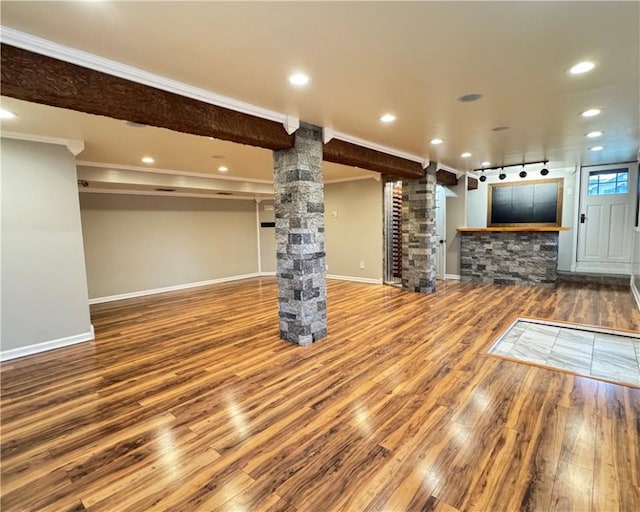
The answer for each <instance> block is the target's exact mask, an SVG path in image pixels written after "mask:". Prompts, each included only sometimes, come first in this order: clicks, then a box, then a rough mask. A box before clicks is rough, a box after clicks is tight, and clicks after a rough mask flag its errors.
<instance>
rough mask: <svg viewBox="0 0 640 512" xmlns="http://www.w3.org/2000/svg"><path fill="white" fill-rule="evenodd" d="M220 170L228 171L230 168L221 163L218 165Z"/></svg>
mask: <svg viewBox="0 0 640 512" xmlns="http://www.w3.org/2000/svg"><path fill="white" fill-rule="evenodd" d="M218 170H219V171H220V172H227V171H228V170H229V168H228V167H227V166H226V165H221V166H220V167H218Z"/></svg>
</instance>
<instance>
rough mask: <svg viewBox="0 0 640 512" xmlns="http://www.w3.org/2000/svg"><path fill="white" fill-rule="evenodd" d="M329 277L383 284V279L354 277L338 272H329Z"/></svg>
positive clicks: (339, 279) (338, 279)
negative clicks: (341, 274)
mask: <svg viewBox="0 0 640 512" xmlns="http://www.w3.org/2000/svg"><path fill="white" fill-rule="evenodd" d="M327 279H335V280H337V281H353V282H354V283H366V284H382V279H373V278H370V277H354V276H340V275H337V274H327Z"/></svg>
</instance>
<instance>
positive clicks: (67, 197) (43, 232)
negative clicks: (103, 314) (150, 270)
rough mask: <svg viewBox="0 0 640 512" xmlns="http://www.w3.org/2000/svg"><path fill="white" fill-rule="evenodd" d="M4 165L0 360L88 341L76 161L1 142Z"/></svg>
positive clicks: (38, 146)
mask: <svg viewBox="0 0 640 512" xmlns="http://www.w3.org/2000/svg"><path fill="white" fill-rule="evenodd" d="M1 162H2V166H1V171H0V176H1V178H2V196H1V197H2V262H1V265H0V266H1V271H0V274H1V279H2V312H1V315H2V327H1V333H2V337H1V342H0V347H1V349H2V357H3V358H11V357H17V356H20V355H26V354H28V353H33V352H38V351H41V350H43V349H44V347H45V345H42V344H45V343H53V344H56V345H63V344H70V343H74V342H79V341H86V340H88V339H91V338H92V335H91V321H90V318H89V305H88V302H87V300H88V298H87V282H86V274H85V261H84V253H83V250H82V229H81V225H80V209H79V206H78V187H77V178H76V166H75V160H74V158H73V156H72V155H71V153H69V151H68V150H67V149H66V148H65V147H63V146H55V145H50V144H42V143H35V142H26V141H18V140H10V139H2V157H1ZM33 345H40V347H33ZM46 346H47V347H49V348H50V345H46ZM26 347H29V348H26Z"/></svg>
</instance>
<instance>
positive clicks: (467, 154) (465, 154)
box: [460, 151, 471, 158]
mask: <svg viewBox="0 0 640 512" xmlns="http://www.w3.org/2000/svg"><path fill="white" fill-rule="evenodd" d="M460 156H461V157H462V158H469V157H470V156H471V153H469V152H468V151H465V152H464V153H462V154H461V155H460Z"/></svg>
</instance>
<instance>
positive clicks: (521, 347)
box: [488, 318, 640, 386]
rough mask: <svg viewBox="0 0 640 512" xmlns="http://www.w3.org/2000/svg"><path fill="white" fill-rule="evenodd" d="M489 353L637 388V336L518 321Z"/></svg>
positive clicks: (639, 350)
mask: <svg viewBox="0 0 640 512" xmlns="http://www.w3.org/2000/svg"><path fill="white" fill-rule="evenodd" d="M488 353H489V354H493V355H496V356H503V357H508V358H511V359H517V360H518V361H522V362H524V363H527V362H529V363H535V364H539V365H543V366H549V367H551V368H559V369H562V370H566V371H569V372H572V373H576V374H578V375H584V376H586V377H595V378H598V379H604V380H608V381H614V382H617V383H620V384H632V385H634V386H640V333H630V332H621V331H614V330H611V329H604V328H598V327H591V326H586V325H577V324H561V323H554V322H543V321H540V320H533V319H528V318H518V320H516V321H515V322H514V323H513V324H512V325H511V326H510V327H509V328H508V329H507V330H506V331H505V332H504V333H503V334H502V335H501V336H500V337H499V338H498V340H497V341H496V342H495V343H494V344H493V346H492V347H491V348H490V349H489V351H488Z"/></svg>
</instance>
